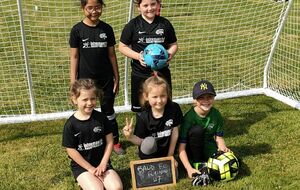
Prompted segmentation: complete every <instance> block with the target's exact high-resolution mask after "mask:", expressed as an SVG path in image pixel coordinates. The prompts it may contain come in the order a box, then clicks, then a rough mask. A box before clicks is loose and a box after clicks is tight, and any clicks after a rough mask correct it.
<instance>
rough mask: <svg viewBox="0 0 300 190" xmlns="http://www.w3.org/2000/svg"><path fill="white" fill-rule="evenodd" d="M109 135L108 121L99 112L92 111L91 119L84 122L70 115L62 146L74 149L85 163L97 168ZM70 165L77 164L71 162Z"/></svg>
mask: <svg viewBox="0 0 300 190" xmlns="http://www.w3.org/2000/svg"><path fill="white" fill-rule="evenodd" d="M109 133H111V127H110V125H109V121H108V119H107V118H106V116H104V114H102V113H101V112H98V111H96V110H94V111H93V112H92V115H91V117H90V118H89V119H88V120H84V121H81V120H78V119H77V118H75V117H74V115H72V116H71V117H70V118H69V119H68V120H67V122H66V124H65V126H64V131H63V140H62V145H63V146H64V147H66V148H74V149H76V150H77V151H78V152H79V153H80V154H81V156H82V157H83V158H84V159H85V160H86V161H88V162H89V163H90V164H91V165H93V166H94V167H97V166H98V165H99V164H100V162H101V160H102V157H103V155H104V150H105V146H106V135H108V134H109ZM71 165H72V166H76V165H78V164H77V163H76V162H75V161H73V160H72V161H71Z"/></svg>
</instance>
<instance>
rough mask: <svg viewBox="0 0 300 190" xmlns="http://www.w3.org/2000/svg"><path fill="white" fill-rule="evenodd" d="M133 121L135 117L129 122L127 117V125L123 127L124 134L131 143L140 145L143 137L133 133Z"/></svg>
mask: <svg viewBox="0 0 300 190" xmlns="http://www.w3.org/2000/svg"><path fill="white" fill-rule="evenodd" d="M132 123H133V118H131V120H130V123H129V122H128V118H127V117H126V125H125V127H124V128H123V135H124V136H125V138H126V139H127V140H128V141H130V142H131V143H133V144H135V145H138V146H140V145H141V143H142V141H143V139H141V138H139V137H138V136H136V135H133V134H132V131H133V130H132Z"/></svg>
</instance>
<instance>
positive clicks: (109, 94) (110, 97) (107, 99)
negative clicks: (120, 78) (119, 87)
mask: <svg viewBox="0 0 300 190" xmlns="http://www.w3.org/2000/svg"><path fill="white" fill-rule="evenodd" d="M95 82H96V86H97V88H99V89H101V90H102V91H103V94H102V99H100V106H101V112H102V113H104V114H105V115H107V116H109V115H112V114H114V113H115V110H114V103H115V93H114V80H113V78H111V79H105V80H95Z"/></svg>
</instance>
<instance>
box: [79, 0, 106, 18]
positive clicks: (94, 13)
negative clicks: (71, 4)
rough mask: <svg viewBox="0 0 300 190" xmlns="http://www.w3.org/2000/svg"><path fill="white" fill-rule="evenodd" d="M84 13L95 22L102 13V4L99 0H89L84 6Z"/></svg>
mask: <svg viewBox="0 0 300 190" xmlns="http://www.w3.org/2000/svg"><path fill="white" fill-rule="evenodd" d="M83 12H84V15H85V16H86V17H87V18H88V19H90V20H91V21H92V22H95V21H97V20H98V19H99V17H100V16H101V14H102V5H101V4H100V3H98V2H97V0H88V1H87V4H86V5H85V6H84V7H83Z"/></svg>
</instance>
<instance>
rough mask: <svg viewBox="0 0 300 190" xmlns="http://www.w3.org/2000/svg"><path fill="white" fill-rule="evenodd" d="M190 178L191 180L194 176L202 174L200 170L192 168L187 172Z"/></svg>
mask: <svg viewBox="0 0 300 190" xmlns="http://www.w3.org/2000/svg"><path fill="white" fill-rule="evenodd" d="M187 173H188V176H189V178H193V174H194V173H197V174H201V173H200V171H199V170H196V169H195V168H191V169H189V170H187Z"/></svg>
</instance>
